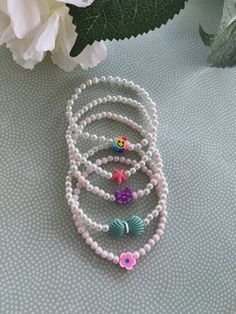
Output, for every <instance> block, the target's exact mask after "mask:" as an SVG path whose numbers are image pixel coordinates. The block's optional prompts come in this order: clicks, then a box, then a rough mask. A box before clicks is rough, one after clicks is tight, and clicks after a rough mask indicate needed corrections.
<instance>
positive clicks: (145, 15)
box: [67, 0, 186, 57]
mask: <svg viewBox="0 0 236 314" xmlns="http://www.w3.org/2000/svg"><path fill="white" fill-rule="evenodd" d="M185 1H186V0H95V1H94V3H93V4H92V5H90V6H88V7H86V8H78V7H76V6H74V5H70V4H67V6H68V7H69V9H70V10H69V13H70V15H71V16H72V17H73V23H74V24H75V25H76V32H77V33H78V36H77V39H76V42H75V44H74V46H73V48H72V50H71V52H70V55H71V56H72V57H75V56H77V55H78V54H79V53H80V52H81V51H82V50H83V49H84V48H85V47H86V46H87V45H88V44H89V45H91V44H93V42H94V41H101V40H106V39H109V40H112V39H117V40H118V39H124V38H130V37H131V36H135V37H136V36H137V35H139V34H143V33H147V32H148V31H150V30H154V29H155V28H157V27H160V26H161V25H163V24H166V22H167V21H168V20H169V19H172V18H173V17H174V15H175V14H177V13H179V11H180V10H181V9H182V8H184V5H185Z"/></svg>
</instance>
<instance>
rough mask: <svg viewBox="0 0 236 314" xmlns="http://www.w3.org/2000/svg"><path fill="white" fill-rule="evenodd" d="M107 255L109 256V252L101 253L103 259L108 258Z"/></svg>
mask: <svg viewBox="0 0 236 314" xmlns="http://www.w3.org/2000/svg"><path fill="white" fill-rule="evenodd" d="M107 255H108V252H107V251H106V250H103V251H102V252H101V257H102V258H107Z"/></svg>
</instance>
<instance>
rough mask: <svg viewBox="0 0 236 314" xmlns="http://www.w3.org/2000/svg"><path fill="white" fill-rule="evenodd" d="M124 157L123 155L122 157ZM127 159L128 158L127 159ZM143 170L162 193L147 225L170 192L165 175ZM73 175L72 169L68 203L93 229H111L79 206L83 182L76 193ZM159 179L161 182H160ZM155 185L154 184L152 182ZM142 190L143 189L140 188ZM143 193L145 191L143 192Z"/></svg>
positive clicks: (97, 189)
mask: <svg viewBox="0 0 236 314" xmlns="http://www.w3.org/2000/svg"><path fill="white" fill-rule="evenodd" d="M120 158H122V157H120ZM126 160H127V159H126ZM142 171H143V172H144V173H146V175H147V176H148V177H150V182H153V183H154V186H156V192H157V193H160V195H159V197H158V198H159V201H158V204H157V206H156V207H155V209H154V210H153V211H152V212H151V213H148V214H147V215H146V217H145V219H144V225H145V226H147V225H148V224H149V223H150V222H151V221H152V220H153V218H154V217H157V216H158V212H159V211H161V210H163V208H165V206H166V196H167V194H168V186H167V183H166V180H165V177H164V176H163V177H160V175H157V174H156V175H155V174H153V172H152V171H151V170H149V169H148V168H147V167H146V166H144V167H143V168H142ZM87 175H88V173H86V174H84V176H87ZM72 176H73V174H72V173H71V171H69V173H68V176H67V178H66V183H67V184H66V197H67V199H68V204H69V205H70V206H71V208H72V209H74V211H75V212H76V213H77V214H78V215H80V216H81V219H82V220H83V221H84V223H85V224H86V225H88V226H89V227H91V228H92V229H96V230H97V231H104V232H107V231H109V226H108V225H101V224H98V223H97V222H95V221H93V220H92V219H91V218H89V217H88V216H87V215H86V214H84V212H83V210H82V209H81V208H79V202H78V201H79V195H80V192H81V188H82V187H83V183H81V182H78V184H77V187H76V188H75V189H74V194H73V190H72V182H71V181H72ZM158 181H159V182H158ZM151 185H152V186H153V184H152V183H151ZM91 191H92V192H93V193H94V194H98V193H99V191H101V190H99V188H98V187H93V189H92V190H91ZM139 191H141V192H142V190H139ZM139 191H138V192H137V193H136V197H138V196H140V193H139ZM142 193H143V192H142Z"/></svg>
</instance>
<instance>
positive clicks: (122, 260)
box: [72, 210, 167, 270]
mask: <svg viewBox="0 0 236 314" xmlns="http://www.w3.org/2000/svg"><path fill="white" fill-rule="evenodd" d="M72 214H73V220H74V221H75V225H76V227H77V231H78V233H80V234H81V236H82V238H83V239H84V240H85V243H86V244H87V245H88V246H89V247H90V248H91V249H92V250H94V251H95V253H96V254H97V255H99V256H100V257H101V258H103V259H106V260H107V261H109V262H113V263H114V264H119V265H120V266H121V267H122V268H125V269H127V270H131V269H132V268H133V267H134V266H135V265H136V260H137V259H139V257H141V256H144V255H146V253H148V252H150V251H151V249H152V247H154V246H155V244H156V243H157V242H158V241H159V240H160V237H161V236H162V234H163V232H164V229H165V224H166V216H167V211H166V210H162V211H160V213H159V217H160V219H159V222H158V224H157V228H156V230H155V233H154V234H153V236H152V237H151V238H150V239H149V240H148V241H147V243H146V244H144V246H143V247H141V248H139V249H138V250H137V251H134V252H122V253H121V254H120V255H116V254H114V253H113V252H110V251H107V250H104V249H103V248H102V247H101V246H100V245H99V243H98V242H97V241H94V240H93V238H92V237H91V236H90V234H89V232H88V231H87V230H86V227H85V225H84V223H83V221H81V219H80V216H79V215H78V214H76V212H75V211H74V210H72Z"/></svg>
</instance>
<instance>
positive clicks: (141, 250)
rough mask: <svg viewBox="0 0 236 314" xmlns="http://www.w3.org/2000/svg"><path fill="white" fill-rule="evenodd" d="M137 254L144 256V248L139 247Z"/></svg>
mask: <svg viewBox="0 0 236 314" xmlns="http://www.w3.org/2000/svg"><path fill="white" fill-rule="evenodd" d="M139 254H140V255H141V256H144V255H145V254H146V252H145V250H144V249H143V248H140V249H139Z"/></svg>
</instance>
